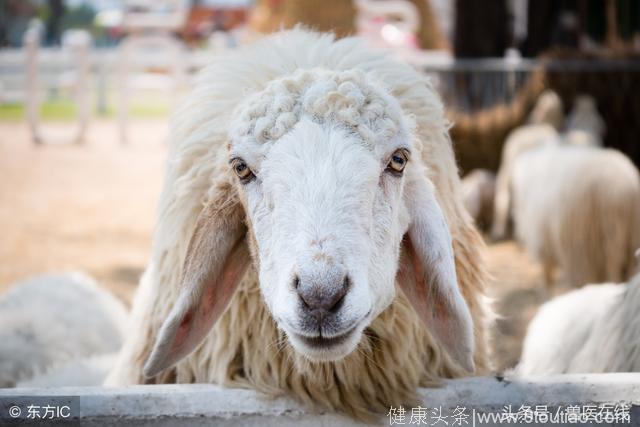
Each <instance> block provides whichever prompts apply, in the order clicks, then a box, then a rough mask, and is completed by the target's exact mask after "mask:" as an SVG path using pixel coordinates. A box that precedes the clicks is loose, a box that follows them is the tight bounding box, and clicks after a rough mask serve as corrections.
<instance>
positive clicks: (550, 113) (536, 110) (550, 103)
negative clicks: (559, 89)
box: [528, 89, 564, 131]
mask: <svg viewBox="0 0 640 427" xmlns="http://www.w3.org/2000/svg"><path fill="white" fill-rule="evenodd" d="M528 124H529V125H542V124H546V125H549V126H553V128H554V129H556V130H557V131H560V130H561V129H562V126H563V124H564V106H563V104H562V99H560V97H559V96H558V94H557V93H555V92H554V91H553V90H551V89H547V90H545V91H544V92H542V94H540V96H539V97H538V100H537V101H536V105H535V106H534V107H533V110H531V113H529V120H528Z"/></svg>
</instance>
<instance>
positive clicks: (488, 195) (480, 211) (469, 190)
mask: <svg viewBox="0 0 640 427" xmlns="http://www.w3.org/2000/svg"><path fill="white" fill-rule="evenodd" d="M495 191H496V175H495V174H494V173H493V172H491V171H489V170H486V169H474V170H472V171H471V172H469V173H468V174H467V175H465V177H464V178H463V179H462V199H463V201H464V206H465V208H467V211H468V212H469V214H470V215H471V218H473V219H474V221H475V222H476V224H477V225H478V227H479V228H480V229H481V230H488V229H489V228H490V227H491V223H492V221H493V199H494V197H495Z"/></svg>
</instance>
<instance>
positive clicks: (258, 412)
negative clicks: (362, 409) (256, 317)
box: [0, 373, 640, 427]
mask: <svg viewBox="0 0 640 427" xmlns="http://www.w3.org/2000/svg"><path fill="white" fill-rule="evenodd" d="M24 396H28V397H31V398H34V399H35V398H45V399H46V398H47V397H59V398H63V397H67V396H79V409H78V410H79V413H80V419H81V423H82V425H83V426H94V425H96V426H97V425H117V426H140V425H152V424H153V425H161V426H183V425H184V426H186V425H188V426H200V425H203V426H204V425H207V426H236V425H243V426H261V427H267V426H316V425H317V426H361V425H362V424H358V423H356V422H354V421H351V420H349V419H346V418H344V417H342V416H339V415H335V414H328V413H316V414H314V413H311V412H309V411H307V410H305V409H304V408H303V407H302V406H300V405H299V404H297V403H295V402H292V401H291V400H288V399H275V400H265V399H262V398H261V397H260V396H259V395H257V394H256V393H254V392H252V391H250V390H241V389H225V388H221V387H218V386H215V385H208V384H207V385H205V384H190V385H157V386H150V385H147V386H132V387H125V388H101V387H62V388H55V389H47V388H38V389H33V388H23V389H0V409H1V410H2V411H3V413H2V414H1V415H0V421H5V420H6V418H2V417H5V416H6V415H5V414H6V413H7V410H8V405H9V403H10V402H11V401H12V400H15V399H17V398H20V397H24ZM420 396H421V399H422V402H423V403H422V405H421V406H424V407H426V408H438V407H440V408H442V410H443V413H444V412H445V411H451V410H453V409H454V408H456V407H457V406H464V407H466V408H469V410H471V408H473V409H475V410H476V411H482V412H500V411H501V410H502V409H503V408H504V406H505V405H513V406H514V410H517V408H518V407H519V406H520V405H523V404H528V405H532V406H534V405H548V406H549V407H558V406H568V405H585V404H598V405H600V404H620V403H622V402H624V403H627V404H630V405H632V407H631V409H630V420H631V422H630V423H625V424H612V423H604V424H602V423H599V424H598V425H640V406H639V405H640V374H635V373H622V374H591V375H560V376H550V377H530V378H526V379H523V378H518V379H509V378H504V379H497V378H493V377H491V378H488V377H483V378H469V379H461V380H451V381H447V382H446V383H445V386H444V387H442V388H436V389H421V390H420ZM410 413H411V410H410V409H409V408H407V417H406V424H407V425H410V424H409V417H410V415H409V414H410ZM381 422H382V424H383V425H385V424H386V425H389V418H388V417H386V418H383V419H381ZM0 424H3V423H2V422H0ZM39 425H42V424H39ZM422 425H429V424H422ZM441 425H444V424H441ZM449 425H451V423H449ZM463 425H464V424H463ZM468 425H472V424H471V422H469V424H468ZM482 425H492V424H482ZM493 425H495V424H493ZM573 425H578V424H573Z"/></svg>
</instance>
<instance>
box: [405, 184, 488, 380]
mask: <svg viewBox="0 0 640 427" xmlns="http://www.w3.org/2000/svg"><path fill="white" fill-rule="evenodd" d="M413 172H414V176H413V177H407V182H406V183H405V203H406V205H407V207H408V209H409V214H410V215H411V223H410V225H409V229H408V230H407V233H406V234H405V236H404V240H403V247H402V249H403V253H402V255H403V256H402V259H401V264H400V270H399V284H400V286H401V289H402V290H403V291H404V293H405V294H406V295H407V297H408V299H409V301H410V303H411V304H412V306H413V308H414V309H415V311H416V313H417V314H418V316H419V317H420V318H421V319H422V321H423V323H424V324H425V326H426V327H427V328H428V329H429V331H430V332H431V333H433V334H434V336H435V338H436V339H437V340H438V341H440V343H441V344H442V346H443V347H444V348H445V350H446V351H447V352H448V353H449V355H450V356H451V357H452V359H454V360H455V361H456V362H457V363H458V364H459V365H460V366H462V367H463V368H465V369H466V370H467V371H469V372H473V371H474V370H475V367H474V362H473V352H474V347H475V346H474V336H473V320H472V318H471V312H470V311H469V307H468V306H467V303H466V301H465V300H464V298H463V296H462V293H461V292H460V288H459V287H458V280H457V277H456V266H455V258H454V253H453V246H452V241H451V235H450V233H449V227H448V226H447V222H446V220H445V217H444V214H443V213H442V209H441V208H440V205H439V204H438V201H437V200H436V196H435V189H434V187H433V184H432V183H431V182H430V181H429V180H427V179H426V178H425V177H423V176H422V175H421V174H420V173H419V172H418V171H413Z"/></svg>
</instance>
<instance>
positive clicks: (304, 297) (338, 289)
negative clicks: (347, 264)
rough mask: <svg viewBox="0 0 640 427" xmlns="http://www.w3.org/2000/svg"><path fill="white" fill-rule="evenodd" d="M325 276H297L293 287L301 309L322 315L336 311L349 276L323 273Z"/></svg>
mask: <svg viewBox="0 0 640 427" xmlns="http://www.w3.org/2000/svg"><path fill="white" fill-rule="evenodd" d="M323 276H325V277H310V276H305V275H300V276H297V277H296V278H295V279H294V287H295V290H296V292H297V293H298V296H299V297H300V301H301V302H302V306H303V309H304V310H305V311H307V312H308V313H309V314H311V315H315V316H320V317H323V316H325V315H327V314H329V313H335V312H337V311H338V310H339V309H340V307H341V306H342V303H343V302H344V297H345V296H346V295H347V292H348V291H349V287H350V280H349V276H348V275H346V274H344V273H343V274H339V273H338V274H336V272H332V274H328V275H323Z"/></svg>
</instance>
